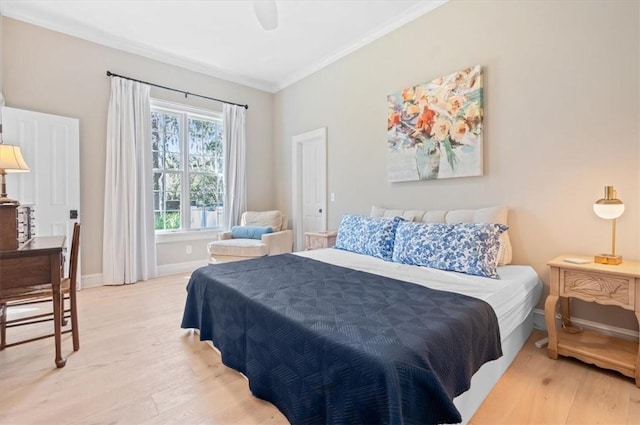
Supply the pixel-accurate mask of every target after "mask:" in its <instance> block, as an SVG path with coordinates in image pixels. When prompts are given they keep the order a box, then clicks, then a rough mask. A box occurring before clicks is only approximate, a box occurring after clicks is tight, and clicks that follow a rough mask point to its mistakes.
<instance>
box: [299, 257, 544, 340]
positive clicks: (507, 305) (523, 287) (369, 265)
mask: <svg viewBox="0 0 640 425" xmlns="http://www.w3.org/2000/svg"><path fill="white" fill-rule="evenodd" d="M294 254H296V255H299V256H301V257H307V258H312V259H314V260H318V261H322V262H325V263H330V264H334V265H336V266H342V267H348V268H351V269H355V270H360V271H364V272H368V273H374V274H377V275H381V276H386V277H390V278H393V279H398V280H403V281H407V282H412V283H417V284H419V285H423V286H426V287H429V288H432V289H438V290H442V291H449V292H456V293H459V294H463V295H468V296H471V297H474V298H478V299H481V300H483V301H486V302H487V303H489V305H491V307H493V310H494V311H495V313H496V316H497V317H498V325H499V327H500V337H501V339H502V341H504V340H505V339H507V338H508V337H509V335H511V333H512V332H513V331H514V330H515V329H516V328H517V327H518V326H519V325H520V324H521V323H522V322H524V321H525V319H527V317H529V316H530V314H531V311H532V310H533V308H534V307H535V305H536V304H537V303H538V300H539V298H540V293H541V291H542V282H541V281H540V278H539V277H538V274H537V273H536V272H535V271H534V270H533V268H532V267H530V266H514V265H509V266H500V267H498V275H499V276H500V279H490V278H487V277H480V276H471V275H467V274H463V273H456V272H450V271H443V270H437V269H432V268H429V267H420V266H411V265H407V264H400V263H394V262H390V261H384V260H382V259H380V258H375V257H371V256H368V255H361V254H356V253H353V252H349V251H344V250H341V249H335V248H326V249H318V250H313V251H300V252H296V253H294Z"/></svg>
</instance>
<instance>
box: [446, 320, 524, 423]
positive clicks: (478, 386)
mask: <svg viewBox="0 0 640 425" xmlns="http://www.w3.org/2000/svg"><path fill="white" fill-rule="evenodd" d="M532 331H533V311H532V312H531V314H529V316H528V317H527V318H526V319H525V320H524V322H522V323H521V324H520V326H518V327H517V328H516V329H515V330H514V331H513V332H511V334H510V335H509V336H508V337H507V338H505V339H503V340H502V357H500V358H499V359H497V360H494V361H491V362H489V363H485V364H484V365H482V367H481V368H480V369H479V370H478V371H477V372H476V373H475V374H474V375H473V377H472V378H471V388H470V389H469V391H467V392H465V393H462V394H460V395H459V396H458V397H456V398H454V399H453V404H454V405H455V406H456V408H457V409H458V410H459V411H460V414H461V415H462V423H463V424H466V423H468V422H469V421H470V420H471V417H472V416H473V415H474V414H475V413H476V410H478V408H479V407H480V405H481V404H482V402H483V401H484V399H485V398H486V397H487V396H488V395H489V393H490V392H491V390H492V389H493V387H494V385H495V384H496V383H497V382H498V380H499V379H500V377H501V376H502V375H503V374H504V373H505V372H506V371H507V369H508V368H509V365H511V363H512V362H513V360H514V359H515V358H516V356H517V355H518V353H519V352H520V350H521V349H522V347H523V346H524V343H525V342H527V339H529V336H530V335H531V332H532Z"/></svg>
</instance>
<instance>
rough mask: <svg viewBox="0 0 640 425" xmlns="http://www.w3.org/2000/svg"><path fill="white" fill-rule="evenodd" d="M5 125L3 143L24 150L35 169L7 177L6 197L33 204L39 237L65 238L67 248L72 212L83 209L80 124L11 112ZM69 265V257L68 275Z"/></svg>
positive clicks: (5, 110)
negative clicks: (81, 204)
mask: <svg viewBox="0 0 640 425" xmlns="http://www.w3.org/2000/svg"><path fill="white" fill-rule="evenodd" d="M2 121H3V139H4V142H5V143H7V144H13V145H18V146H20V148H21V150H22V155H23V156H24V159H25V161H26V162H27V165H29V168H30V170H31V171H30V172H29V173H14V174H8V175H7V193H9V195H10V197H13V198H14V199H17V200H19V201H20V203H21V204H33V205H34V209H35V225H36V227H35V233H36V236H54V235H65V236H66V237H67V248H69V244H70V243H71V239H72V234H73V223H74V222H75V221H77V220H75V219H74V220H72V219H70V218H69V217H70V215H69V214H70V210H80V158H79V150H80V139H79V121H78V120H77V119H75V118H69V117H61V116H57V115H49V114H43V113H39V112H32V111H25V110H22V109H16V108H9V107H5V108H3V110H2ZM68 260H69V255H66V256H65V273H66V271H67V270H68V264H67V263H68ZM79 269H80V265H78V277H79V276H81V273H80V271H79Z"/></svg>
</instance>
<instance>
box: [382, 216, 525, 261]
mask: <svg viewBox="0 0 640 425" xmlns="http://www.w3.org/2000/svg"><path fill="white" fill-rule="evenodd" d="M508 214H509V210H508V209H507V208H506V207H489V208H480V209H476V210H451V211H441V210H433V211H420V210H387V209H385V208H380V207H376V206H373V207H371V216H372V217H394V216H400V217H403V218H404V219H406V220H408V221H415V222H423V223H449V224H455V223H497V224H504V225H508V223H507V216H508ZM511 259H512V250H511V240H510V239H509V231H508V230H507V231H506V232H504V233H502V235H500V250H499V251H498V265H499V266H503V265H506V264H511Z"/></svg>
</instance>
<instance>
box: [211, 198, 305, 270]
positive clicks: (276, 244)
mask: <svg viewBox="0 0 640 425" xmlns="http://www.w3.org/2000/svg"><path fill="white" fill-rule="evenodd" d="M240 225H241V226H268V227H271V228H272V229H273V233H266V234H264V235H262V238H261V239H233V238H232V237H231V232H222V233H220V234H219V235H218V239H217V240H215V241H213V242H209V244H208V245H207V250H208V251H209V258H210V259H209V264H218V263H227V262H230V261H239V260H247V259H249V258H256V257H264V256H266V255H277V254H284V253H287V252H291V251H292V249H293V232H292V231H291V230H288V229H287V217H286V216H285V215H283V214H282V212H280V211H278V210H273V211H261V212H257V211H247V212H245V213H244V214H242V218H241V220H240Z"/></svg>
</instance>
